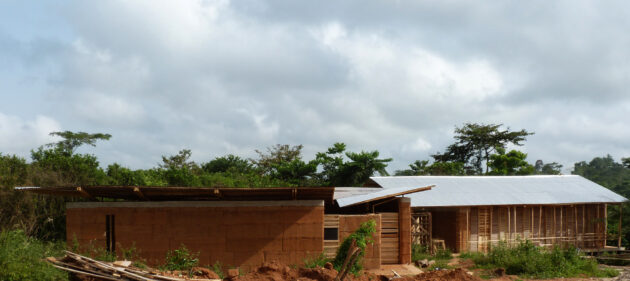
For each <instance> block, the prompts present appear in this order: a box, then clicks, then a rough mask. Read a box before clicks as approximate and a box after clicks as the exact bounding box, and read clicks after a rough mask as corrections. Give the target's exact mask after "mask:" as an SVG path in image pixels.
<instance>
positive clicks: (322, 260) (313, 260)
mask: <svg viewBox="0 0 630 281" xmlns="http://www.w3.org/2000/svg"><path fill="white" fill-rule="evenodd" d="M329 261H330V259H329V258H326V255H324V253H321V254H319V255H317V256H314V257H309V258H305V259H304V267H306V268H316V267H324V265H325V264H326V263H327V262H329Z"/></svg>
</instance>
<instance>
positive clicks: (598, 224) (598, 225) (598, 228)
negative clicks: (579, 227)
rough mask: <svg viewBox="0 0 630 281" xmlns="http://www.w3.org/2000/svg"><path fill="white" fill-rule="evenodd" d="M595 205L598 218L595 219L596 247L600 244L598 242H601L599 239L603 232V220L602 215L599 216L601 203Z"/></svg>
mask: <svg viewBox="0 0 630 281" xmlns="http://www.w3.org/2000/svg"><path fill="white" fill-rule="evenodd" d="M595 207H597V219H596V220H595V243H596V244H595V247H597V246H599V245H597V244H599V239H600V238H601V237H600V233H601V222H600V219H601V217H600V216H599V204H597V205H595Z"/></svg>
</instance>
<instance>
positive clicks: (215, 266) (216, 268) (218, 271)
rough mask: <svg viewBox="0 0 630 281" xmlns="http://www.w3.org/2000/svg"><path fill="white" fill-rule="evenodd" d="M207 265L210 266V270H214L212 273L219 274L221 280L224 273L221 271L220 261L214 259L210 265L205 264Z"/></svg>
mask: <svg viewBox="0 0 630 281" xmlns="http://www.w3.org/2000/svg"><path fill="white" fill-rule="evenodd" d="M207 267H208V268H212V271H214V273H216V274H217V275H219V278H220V279H221V280H223V278H225V273H223V265H222V264H221V262H219V261H216V262H215V263H214V264H213V265H212V266H211V267H210V266H207Z"/></svg>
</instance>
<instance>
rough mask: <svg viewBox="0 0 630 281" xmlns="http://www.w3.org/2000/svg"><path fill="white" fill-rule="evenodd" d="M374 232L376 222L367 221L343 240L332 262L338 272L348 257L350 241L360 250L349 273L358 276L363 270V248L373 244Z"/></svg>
mask: <svg viewBox="0 0 630 281" xmlns="http://www.w3.org/2000/svg"><path fill="white" fill-rule="evenodd" d="M374 232H376V221H374V220H369V221H366V222H364V223H362V224H361V226H360V227H359V228H358V229H357V230H355V231H354V232H353V233H352V234H350V235H348V237H346V239H344V240H343V242H342V243H341V245H340V246H339V249H337V255H336V256H335V259H334V260H333V261H332V264H333V266H334V268H335V269H336V270H340V269H341V267H342V266H343V262H344V261H345V260H346V256H347V255H348V250H349V249H350V246H351V245H352V241H353V240H355V241H356V243H357V247H359V249H361V252H360V253H359V256H358V258H357V259H356V260H355V262H354V264H352V265H351V266H350V270H349V272H350V273H352V274H355V275H356V274H358V273H359V272H360V271H361V269H363V264H362V260H363V256H364V255H365V247H366V246H367V245H368V243H369V244H371V243H374V241H373V240H372V235H373V234H374Z"/></svg>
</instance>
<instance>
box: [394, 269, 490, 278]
mask: <svg viewBox="0 0 630 281" xmlns="http://www.w3.org/2000/svg"><path fill="white" fill-rule="evenodd" d="M396 280H401V281H448V280H455V281H481V280H482V279H481V278H479V277H476V276H472V275H470V274H468V273H467V272H466V270H464V269H461V268H458V269H453V270H436V271H429V272H424V273H420V274H418V275H416V276H408V277H404V278H401V279H396Z"/></svg>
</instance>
